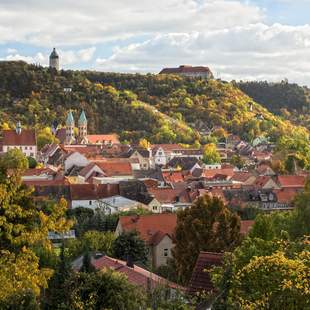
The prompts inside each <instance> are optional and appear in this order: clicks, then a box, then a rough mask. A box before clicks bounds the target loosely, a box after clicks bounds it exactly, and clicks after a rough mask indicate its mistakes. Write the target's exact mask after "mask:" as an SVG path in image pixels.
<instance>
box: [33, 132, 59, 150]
mask: <svg viewBox="0 0 310 310" xmlns="http://www.w3.org/2000/svg"><path fill="white" fill-rule="evenodd" d="M51 143H59V141H58V140H57V138H56V137H55V136H54V135H53V133H52V131H51V129H50V128H49V127H45V128H43V129H41V130H40V131H39V132H38V136H37V145H38V149H39V150H41V149H42V147H43V146H45V145H46V144H51Z"/></svg>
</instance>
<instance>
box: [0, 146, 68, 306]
mask: <svg viewBox="0 0 310 310" xmlns="http://www.w3.org/2000/svg"><path fill="white" fill-rule="evenodd" d="M27 165H28V163H27V159H26V157H24V156H22V154H21V152H20V151H18V150H11V151H9V152H8V153H7V154H5V155H4V156H3V157H1V159H0V219H1V220H0V252H1V255H0V302H3V301H5V300H7V299H10V298H11V297H12V296H14V295H15V294H23V292H24V291H29V290H30V291H32V292H33V293H34V294H36V295H38V294H39V293H40V289H41V288H42V287H46V286H47V281H48V279H49V278H50V277H51V275H52V270H51V269H49V268H43V267H41V266H40V262H39V257H38V256H37V255H36V253H35V250H34V247H37V246H42V247H46V248H50V247H51V243H50V241H49V240H48V232H49V231H57V232H63V231H66V230H67V229H69V227H70V226H71V222H70V221H67V220H66V219H65V218H64V214H65V210H66V207H67V205H66V202H65V200H61V201H60V202H59V203H58V204H53V205H51V206H49V209H48V210H47V209H46V208H44V207H43V206H41V205H38V204H35V203H34V201H33V198H32V196H31V193H32V190H31V189H30V188H27V187H25V186H24V185H23V184H22V181H21V173H22V170H23V169H24V168H25V167H27Z"/></svg>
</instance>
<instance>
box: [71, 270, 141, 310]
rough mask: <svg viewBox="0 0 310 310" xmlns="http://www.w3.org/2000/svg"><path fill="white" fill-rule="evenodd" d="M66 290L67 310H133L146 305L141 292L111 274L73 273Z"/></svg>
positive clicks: (124, 279)
mask: <svg viewBox="0 0 310 310" xmlns="http://www.w3.org/2000/svg"><path fill="white" fill-rule="evenodd" d="M67 288H68V289H67V307H68V308H69V309H89V310H97V309H98V310H99V309H113V310H136V309H143V307H145V305H146V297H145V294H144V293H143V292H142V290H141V289H140V288H138V287H136V286H134V285H132V284H130V283H129V282H128V280H127V279H126V277H125V276H124V275H122V274H121V273H118V272H114V271H111V270H105V271H100V272H93V273H84V272H79V273H73V274H72V276H71V278H70V279H69V281H68V283H67Z"/></svg>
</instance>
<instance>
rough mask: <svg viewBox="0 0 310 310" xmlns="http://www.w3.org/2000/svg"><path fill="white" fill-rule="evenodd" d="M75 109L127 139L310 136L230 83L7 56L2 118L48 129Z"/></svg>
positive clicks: (0, 74) (0, 84) (2, 69)
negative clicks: (71, 67) (46, 64)
mask: <svg viewBox="0 0 310 310" xmlns="http://www.w3.org/2000/svg"><path fill="white" fill-rule="evenodd" d="M239 87H240V88H241V86H240V85H239ZM69 109H72V111H73V112H75V111H80V110H82V109H84V110H85V112H86V114H87V116H88V120H89V122H88V130H89V132H90V133H92V132H97V133H110V132H116V133H118V134H120V137H121V139H122V140H127V141H138V140H139V139H140V138H146V139H148V140H149V141H151V142H153V143H175V142H178V143H186V144H191V143H194V142H195V141H196V143H197V141H200V142H202V143H204V142H206V141H208V139H209V138H210V137H207V135H209V134H210V135H213V134H214V135H216V136H217V137H218V138H221V137H223V136H225V134H226V132H228V133H234V134H237V135H239V136H240V137H241V138H243V139H245V140H248V141H253V140H254V139H255V138H257V137H259V136H266V137H269V138H270V140H271V141H273V142H277V141H278V140H279V138H280V137H282V136H283V135H286V134H291V133H292V132H294V133H297V134H298V135H299V136H305V137H307V135H308V131H307V130H305V129H304V128H301V127H300V128H297V127H294V126H293V125H292V124H291V123H290V122H288V121H284V120H283V118H279V117H278V116H275V115H274V114H272V113H270V112H269V111H268V110H267V109H266V108H264V107H262V106H261V105H260V104H257V103H256V102H255V101H254V100H253V99H252V98H250V97H249V96H247V95H245V94H244V93H243V92H242V91H241V90H240V89H239V88H238V87H237V86H236V85H233V84H232V83H227V82H224V81H219V80H214V79H203V78H201V77H198V78H193V77H186V76H185V77H184V76H180V75H174V74H157V75H156V74H155V75H153V74H147V75H141V74H117V73H103V72H95V71H64V70H60V71H58V72H57V70H54V69H53V68H43V67H40V66H35V65H28V64H26V63H24V62H0V117H1V118H0V119H1V120H3V122H7V123H9V124H14V123H15V122H16V121H17V120H19V121H21V122H22V124H27V125H30V126H34V125H35V126H37V127H43V126H51V124H52V123H53V121H55V119H56V120H57V121H58V123H62V124H64V123H65V117H66V114H67V111H68V110H69Z"/></svg>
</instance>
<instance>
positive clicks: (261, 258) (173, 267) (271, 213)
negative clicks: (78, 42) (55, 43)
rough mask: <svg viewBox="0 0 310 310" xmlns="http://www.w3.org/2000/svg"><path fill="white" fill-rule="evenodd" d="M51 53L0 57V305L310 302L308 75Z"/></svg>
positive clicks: (131, 307)
mask: <svg viewBox="0 0 310 310" xmlns="http://www.w3.org/2000/svg"><path fill="white" fill-rule="evenodd" d="M0 27H1V24H0ZM0 43H1V41H0ZM134 48H136V46H134V45H132V46H131V47H130V48H129V50H130V49H134ZM83 51H84V50H81V52H80V54H79V56H80V58H81V61H82V60H83V57H82V56H81V55H82V54H83ZM84 52H85V51H84ZM118 52H121V48H119V50H118ZM68 54H69V53H68ZM68 54H67V55H66V54H65V53H64V55H65V57H64V59H65V58H66V57H68ZM115 57H116V56H114V58H115ZM84 58H87V57H86V56H84ZM114 58H113V57H111V58H110V59H108V60H107V59H106V60H104V61H103V60H101V62H102V63H106V62H108V61H113V59H114ZM48 61H49V63H48V67H47V66H41V65H40V64H39V63H35V64H34V63H32V64H27V63H26V62H24V61H19V60H17V61H16V60H15V59H13V60H12V61H11V60H10V59H8V60H6V61H1V62H0V73H1V74H0V252H1V255H0V279H1V281H0V309H30V310H31V309H33V310H34V309H68V310H69V309H91V310H92V309H112V310H114V309H115V310H136V309H176V310H181V309H183V310H193V309H198V310H199V309H201V310H202V309H309V307H310V303H309V300H310V295H309V292H310V283H309V272H310V269H309V268H310V264H309V261H310V257H309V253H310V251H309V234H310V217H309V214H310V212H309V206H310V205H309V202H310V179H309V171H310V145H309V130H310V128H309V119H310V118H309V119H308V118H307V117H308V114H307V113H309V107H310V99H309V98H310V90H309V89H308V88H307V87H306V86H304V87H302V86H298V85H297V84H290V83H289V82H288V81H285V80H284V81H281V82H279V83H267V82H243V81H239V82H237V81H235V80H232V81H230V82H228V81H226V80H224V79H221V78H219V77H218V74H215V73H213V72H212V71H213V69H212V68H211V69H212V71H211V69H210V68H209V67H207V66H205V65H194V64H193V65H188V64H186V65H184V64H180V65H178V66H175V67H173V66H171V67H170V66H169V67H166V68H163V69H161V70H160V71H159V70H158V71H157V72H158V73H154V74H149V73H148V74H128V73H109V72H100V71H95V70H64V69H63V68H62V64H61V61H62V58H61V52H60V53H59V52H58V48H57V50H56V48H53V49H52V52H51V53H50V55H49V58H48ZM98 62H100V61H99V60H98ZM193 63H197V62H193ZM46 64H47V63H46ZM301 93H302V95H301ZM274 94H277V95H274ZM279 94H280V95H279ZM283 94H284V95H283ZM282 95H283V96H282ZM279 97H281V99H279ZM292 98H293V99H292ZM296 98H297V99H296ZM281 100H282V101H281ZM285 100H287V102H286V101H285ZM270 102H272V103H273V104H271V103H270ZM274 102H275V103H274ZM293 104H296V106H297V107H295V106H294V108H291V106H292V105H293ZM298 105H300V106H298ZM303 114H304V115H303Z"/></svg>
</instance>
